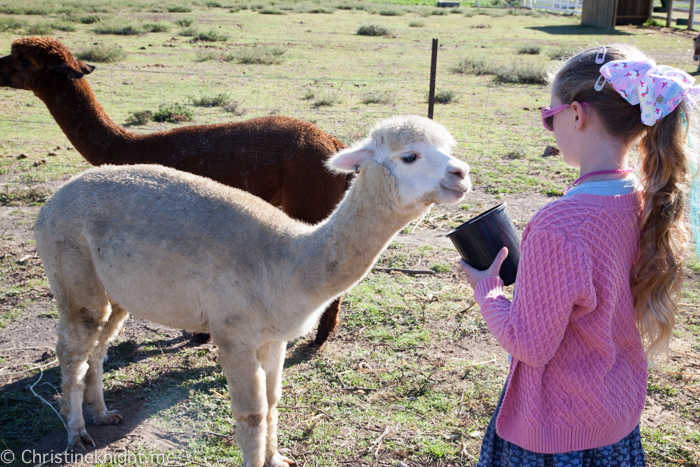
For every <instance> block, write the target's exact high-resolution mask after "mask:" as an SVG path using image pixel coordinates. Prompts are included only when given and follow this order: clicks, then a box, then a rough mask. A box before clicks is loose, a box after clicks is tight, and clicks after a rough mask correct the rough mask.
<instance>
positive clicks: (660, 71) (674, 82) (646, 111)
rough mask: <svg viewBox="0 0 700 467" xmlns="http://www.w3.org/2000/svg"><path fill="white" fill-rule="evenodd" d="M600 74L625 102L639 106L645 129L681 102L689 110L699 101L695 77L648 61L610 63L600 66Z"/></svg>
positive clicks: (699, 96)
mask: <svg viewBox="0 0 700 467" xmlns="http://www.w3.org/2000/svg"><path fill="white" fill-rule="evenodd" d="M600 74H601V77H602V78H605V80H606V81H607V82H608V83H610V85H611V86H612V87H613V89H615V90H616V91H617V92H618V93H619V94H620V95H621V96H622V97H623V98H624V99H625V100H626V101H627V102H629V103H630V104H632V105H637V104H639V107H640V110H641V112H642V123H644V124H645V125H648V126H653V125H654V123H656V122H658V121H659V119H661V118H663V117H665V116H666V115H668V114H670V113H671V112H673V110H674V109H675V108H676V107H678V104H680V102H681V100H682V99H686V100H687V102H688V103H689V104H690V106H691V108H692V107H694V106H695V103H696V102H697V101H698V100H700V85H699V86H693V83H694V82H695V78H693V77H692V76H690V75H689V74H688V73H686V72H684V71H681V70H679V69H677V68H672V67H670V66H664V65H658V66H657V65H656V62H654V60H651V59H650V60H644V61H623V60H613V61H610V62H608V63H606V64H605V65H603V66H602V67H600ZM596 89H599V88H598V85H596ZM601 89H602V88H601Z"/></svg>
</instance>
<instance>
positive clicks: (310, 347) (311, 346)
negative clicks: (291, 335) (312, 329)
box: [306, 341, 323, 349]
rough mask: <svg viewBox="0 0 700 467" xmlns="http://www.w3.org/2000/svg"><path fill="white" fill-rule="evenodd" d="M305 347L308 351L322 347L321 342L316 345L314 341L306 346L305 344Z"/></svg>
mask: <svg viewBox="0 0 700 467" xmlns="http://www.w3.org/2000/svg"><path fill="white" fill-rule="evenodd" d="M306 347H307V348H308V349H320V348H321V347H323V342H321V343H320V344H318V343H316V341H311V342H309V343H308V344H306Z"/></svg>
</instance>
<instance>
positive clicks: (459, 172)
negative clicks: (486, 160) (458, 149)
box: [449, 164, 469, 180]
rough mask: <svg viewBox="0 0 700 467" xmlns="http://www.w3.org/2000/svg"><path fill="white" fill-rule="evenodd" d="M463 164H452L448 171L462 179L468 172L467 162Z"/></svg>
mask: <svg viewBox="0 0 700 467" xmlns="http://www.w3.org/2000/svg"><path fill="white" fill-rule="evenodd" d="M463 165H464V166H463V167H462V166H453V167H452V168H450V170H449V173H451V174H452V175H455V176H457V177H459V179H460V180H464V179H465V178H467V174H468V173H469V166H468V165H467V164H463Z"/></svg>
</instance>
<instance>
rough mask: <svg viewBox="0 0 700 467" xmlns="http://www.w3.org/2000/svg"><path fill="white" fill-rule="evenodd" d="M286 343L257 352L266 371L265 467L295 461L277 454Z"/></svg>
mask: <svg viewBox="0 0 700 467" xmlns="http://www.w3.org/2000/svg"><path fill="white" fill-rule="evenodd" d="M286 344H287V343H286V342H268V343H267V344H265V345H264V346H262V347H261V348H260V349H259V350H258V351H257V356H258V360H260V363H261V365H262V368H263V370H265V389H266V393H267V441H266V443H265V467H288V466H289V465H291V464H294V461H292V460H291V459H287V458H286V457H284V456H282V455H281V454H280V453H279V452H277V418H278V413H277V401H278V400H279V398H280V397H281V396H282V368H283V367H284V355H285V351H286V347H287V345H286Z"/></svg>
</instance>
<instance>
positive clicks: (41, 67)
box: [0, 37, 95, 90]
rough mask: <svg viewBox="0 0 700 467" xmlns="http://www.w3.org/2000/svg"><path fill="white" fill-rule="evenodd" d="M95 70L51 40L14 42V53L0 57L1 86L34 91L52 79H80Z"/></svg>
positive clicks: (18, 40)
mask: <svg viewBox="0 0 700 467" xmlns="http://www.w3.org/2000/svg"><path fill="white" fill-rule="evenodd" d="M94 69H95V67H94V66H92V65H87V64H85V63H83V62H81V61H80V60H77V59H76V58H75V57H74V56H73V54H72V53H71V51H70V50H68V49H67V48H66V46H65V45H63V44H61V43H60V42H59V41H57V40H56V39H53V38H51V37H25V38H22V39H17V40H16V41H14V42H13V43H12V53H11V54H10V55H7V56H5V57H2V58H0V86H8V87H11V88H15V89H27V90H33V86H32V83H37V84H40V82H41V81H42V80H45V79H49V78H58V79H80V78H82V77H83V76H84V75H86V74H88V73H91V72H92V71H93V70H94Z"/></svg>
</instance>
